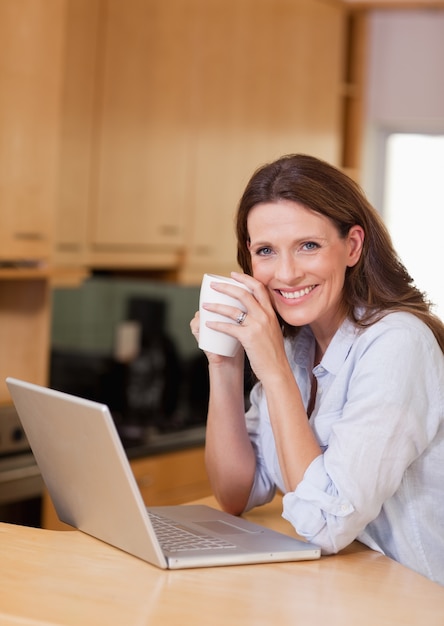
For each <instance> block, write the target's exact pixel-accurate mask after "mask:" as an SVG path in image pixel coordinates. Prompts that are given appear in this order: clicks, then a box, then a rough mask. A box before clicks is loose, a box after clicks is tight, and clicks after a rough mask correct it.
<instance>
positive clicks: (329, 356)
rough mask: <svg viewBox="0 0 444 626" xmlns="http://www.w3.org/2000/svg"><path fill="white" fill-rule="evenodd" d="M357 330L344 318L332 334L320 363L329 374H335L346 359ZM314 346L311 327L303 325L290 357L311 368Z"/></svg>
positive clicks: (300, 364)
mask: <svg viewBox="0 0 444 626" xmlns="http://www.w3.org/2000/svg"><path fill="white" fill-rule="evenodd" d="M359 332H360V330H359V328H358V327H357V326H356V325H355V324H354V323H353V322H352V321H351V320H349V319H346V320H344V321H343V322H342V324H341V326H340V327H339V328H338V330H337V331H336V333H335V334H334V336H333V339H332V340H331V342H330V344H329V346H328V348H327V350H326V352H325V354H324V356H323V357H322V360H321V363H320V365H322V367H323V368H324V369H325V370H327V371H328V372H330V373H331V374H337V373H338V371H339V370H340V368H341V366H342V365H343V363H344V362H345V360H346V359H347V356H348V354H349V352H350V350H351V348H352V345H353V342H354V341H355V338H356V335H357V334H358V333H359ZM314 346H315V339H314V335H313V333H312V331H311V328H310V327H309V326H303V327H302V328H301V330H300V331H299V334H298V336H297V337H296V341H295V343H294V344H293V349H292V359H293V361H294V363H295V364H296V365H299V366H301V367H304V368H307V369H310V370H311V369H312V367H313V358H314Z"/></svg>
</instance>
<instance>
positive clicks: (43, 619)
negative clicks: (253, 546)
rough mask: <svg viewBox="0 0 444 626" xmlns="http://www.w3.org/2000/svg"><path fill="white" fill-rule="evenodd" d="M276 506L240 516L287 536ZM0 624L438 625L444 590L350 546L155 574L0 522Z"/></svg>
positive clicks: (112, 555)
mask: <svg viewBox="0 0 444 626" xmlns="http://www.w3.org/2000/svg"><path fill="white" fill-rule="evenodd" d="M201 502H203V503H206V504H210V505H213V506H215V501H214V500H213V499H212V498H206V499H205V500H202V501H201ZM280 512H281V501H280V499H279V498H277V499H276V500H275V501H274V502H273V503H271V504H270V505H267V506H265V507H261V508H258V509H256V510H254V511H252V512H251V513H249V514H248V515H247V517H248V518H250V519H252V520H253V521H256V522H258V523H261V524H264V525H266V526H269V527H271V528H275V529H276V530H280V531H283V532H286V533H289V534H292V529H291V527H290V525H289V524H288V523H287V522H286V521H285V520H283V519H282V518H281V516H280ZM0 624H1V625H2V626H3V625H5V626H10V625H11V626H16V625H18V624H20V625H25V624H26V626H37V625H40V626H43V625H47V626H49V625H51V626H54V625H55V624H58V625H61V624H63V625H76V626H89V625H91V626H101V625H102V624H103V625H106V626H113V625H116V626H144V625H145V624H149V625H162V626H169V625H174V626H187V625H188V624H190V625H191V624H192V625H193V626H200V625H205V626H207V625H208V624H211V625H212V626H227V625H228V624H233V625H238V624H239V625H242V626H249V625H251V626H261V625H264V626H265V625H267V626H269V625H272V624H279V626H287V625H288V626H290V625H291V626H302V625H304V626H305V625H310V626H313V625H316V626H317V625H318V624H325V625H327V626H336V625H338V626H354V625H359V626H366V625H369V626H370V625H371V626H384V625H387V626H394V625H397V624H399V625H400V626H401V625H402V626H408V625H411V624H418V625H421V626H423V625H426V626H438V625H439V626H443V624H444V587H441V586H440V585H437V584H435V583H432V582H430V581H429V580H427V579H426V578H424V577H422V576H420V575H418V574H415V573H414V572H412V571H410V570H409V569H407V568H405V567H403V566H401V565H399V564H398V563H395V562H394V561H391V560H390V559H388V558H386V557H384V556H382V555H380V554H378V553H376V552H373V551H371V550H369V549H367V548H366V547H364V546H362V545H361V544H359V543H354V544H353V545H352V546H350V547H349V548H347V549H346V550H344V551H343V552H341V553H340V554H339V555H336V556H329V557H322V558H321V559H320V560H319V561H308V562H295V563H285V564H267V565H244V566H237V567H220V568H212V569H194V570H180V571H163V570H159V569H156V568H155V567H152V566H151V565H148V564H147V563H145V562H143V561H141V560H139V559H137V558H135V557H132V556H129V555H127V554H125V553H123V552H121V551H119V550H116V549H115V548H112V547H110V546H108V545H106V544H104V543H101V542H100V541H98V540H96V539H93V538H91V537H88V536H87V535H85V534H83V533H81V532H79V531H76V530H73V531H65V532H63V531H52V530H42V529H35V528H29V527H23V526H15V525H11V524H0Z"/></svg>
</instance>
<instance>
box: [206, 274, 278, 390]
mask: <svg viewBox="0 0 444 626" xmlns="http://www.w3.org/2000/svg"><path fill="white" fill-rule="evenodd" d="M231 276H232V278H234V279H235V280H237V281H238V282H240V283H242V284H243V285H245V286H246V287H248V289H249V291H246V290H245V289H242V287H237V286H235V285H231V284H229V283H215V285H214V289H215V290H216V291H220V292H221V293H225V294H227V295H229V296H232V297H233V298H236V299H237V300H239V301H240V302H242V305H243V306H244V308H245V311H246V314H245V315H242V313H243V311H242V310H241V309H240V308H237V307H232V306H228V305H222V304H207V305H205V308H207V309H208V310H210V311H213V312H215V313H220V314H221V315H225V316H227V317H230V318H231V319H233V320H235V321H236V322H237V323H236V324H232V323H229V322H208V326H209V327H210V328H213V329H214V330H219V331H222V332H224V333H227V334H229V335H231V336H233V337H236V339H238V341H240V343H241V344H242V346H243V348H244V350H245V352H246V353H247V356H248V359H249V361H250V365H251V367H252V369H253V371H254V373H255V374H256V376H257V378H258V379H259V380H261V381H263V379H264V377H265V376H266V375H267V374H269V373H271V372H273V370H274V369H275V365H274V364H275V363H276V365H278V364H279V362H282V358H286V357H285V349H284V341H283V336H282V330H281V327H280V324H279V320H278V318H277V315H276V312H275V310H274V308H273V306H272V303H271V300H270V296H269V293H268V291H267V289H266V288H265V287H264V285H263V284H262V283H260V282H259V281H258V280H256V279H255V278H253V277H252V276H249V275H248V274H241V273H237V272H232V274H231Z"/></svg>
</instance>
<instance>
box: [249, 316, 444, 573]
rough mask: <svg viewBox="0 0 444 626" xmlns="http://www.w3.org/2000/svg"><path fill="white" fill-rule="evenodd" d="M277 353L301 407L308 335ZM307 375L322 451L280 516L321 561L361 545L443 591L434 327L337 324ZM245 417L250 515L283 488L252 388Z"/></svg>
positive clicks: (403, 321) (439, 395)
mask: <svg viewBox="0 0 444 626" xmlns="http://www.w3.org/2000/svg"><path fill="white" fill-rule="evenodd" d="M286 349H287V356H288V358H289V362H290V364H291V367H292V370H293V372H294V375H295V378H296V381H297V382H298V385H299V388H300V391H301V394H302V398H303V401H304V403H305V406H307V405H308V401H309V397H310V373H311V368H312V364H313V355H314V337H313V335H312V333H311V330H310V328H309V327H304V328H302V329H301V332H300V333H299V335H298V337H297V338H296V339H295V340H292V341H290V340H286ZM313 373H314V375H315V376H316V378H317V385H318V388H317V396H316V404H315V408H314V410H313V413H312V415H311V417H310V424H311V427H312V429H313V431H314V433H315V435H316V437H317V440H318V442H319V445H320V446H321V450H322V455H320V456H318V457H317V458H316V459H315V460H314V461H313V462H312V463H311V465H310V466H309V467H308V469H307V471H306V472H305V475H304V479H303V480H302V482H301V483H300V484H299V485H298V487H297V489H296V490H295V491H294V492H290V493H286V494H285V495H284V500H283V517H284V518H286V519H287V520H288V521H290V522H291V524H292V525H293V526H294V528H295V529H296V530H297V532H298V533H299V534H300V535H302V536H303V537H305V538H306V539H308V540H309V541H312V542H313V543H316V544H318V545H319V546H320V547H321V549H322V551H323V553H324V554H330V553H335V552H337V551H339V550H341V549H342V548H344V547H345V546H347V545H348V544H349V543H351V542H352V541H353V540H354V539H359V540H360V541H361V542H362V543H365V544H366V545H368V546H369V547H370V548H372V549H374V550H378V551H380V552H382V553H384V554H386V555H387V556H389V557H391V558H393V559H395V560H396V561H399V562H400V563H402V564H404V565H406V566H407V567H410V568H411V569H413V570H415V571H417V572H420V573H421V574H423V575H425V576H427V577H428V578H430V579H432V580H434V581H437V582H439V583H441V584H444V356H443V353H442V352H441V350H440V348H439V346H438V344H437V342H436V340H435V338H434V336H433V334H432V332H431V331H430V330H429V328H428V327H427V326H426V325H425V324H424V323H423V322H421V321H420V320H419V319H418V318H416V317H415V316H413V315H411V314H408V313H391V314H389V315H387V316H386V317H384V318H383V319H382V320H380V321H379V322H377V323H375V324H374V325H373V326H370V327H369V328H367V329H365V330H363V331H362V330H358V329H357V328H356V327H355V326H354V325H353V324H352V323H351V322H350V321H346V322H344V323H343V324H342V326H341V327H340V328H339V330H338V331H337V332H336V334H335V336H334V337H333V339H332V341H331V343H330V345H329V347H328V349H327V351H326V352H325V355H324V357H323V359H322V361H321V363H320V364H319V365H318V366H317V367H315V368H314V370H313ZM288 419H291V415H288ZM246 420H247V428H248V431H249V433H250V438H251V440H252V442H253V445H254V447H255V449H256V456H257V470H256V477H255V481H254V485H253V489H252V492H251V495H250V499H249V502H248V506H247V509H249V508H251V507H253V506H257V505H259V504H264V503H265V502H267V501H269V500H271V498H272V497H273V495H274V493H275V489H276V487H277V488H279V489H280V490H281V491H283V492H284V493H285V487H284V482H283V479H282V474H281V470H280V467H279V461H278V457H277V454H276V447H275V442H274V438H273V433H272V428H271V424H270V420H269V415H268V410H267V403H266V398H265V394H264V393H263V390H262V387H261V384H260V383H258V384H257V385H256V386H255V387H254V388H253V390H252V392H251V408H250V409H249V411H248V412H247V414H246Z"/></svg>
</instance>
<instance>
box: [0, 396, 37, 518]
mask: <svg viewBox="0 0 444 626" xmlns="http://www.w3.org/2000/svg"><path fill="white" fill-rule="evenodd" d="M42 492H43V480H42V477H41V475H40V472H39V469H38V467H37V465H36V463H35V460H34V456H33V454H32V452H31V450H30V448H29V445H28V442H27V439H26V436H25V433H24V432H23V429H22V427H21V424H20V420H19V418H18V415H17V413H16V411H15V409H14V407H12V406H3V407H0V521H2V522H9V523H13V524H23V525H25V526H36V527H38V526H40V519H41V503H42Z"/></svg>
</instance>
